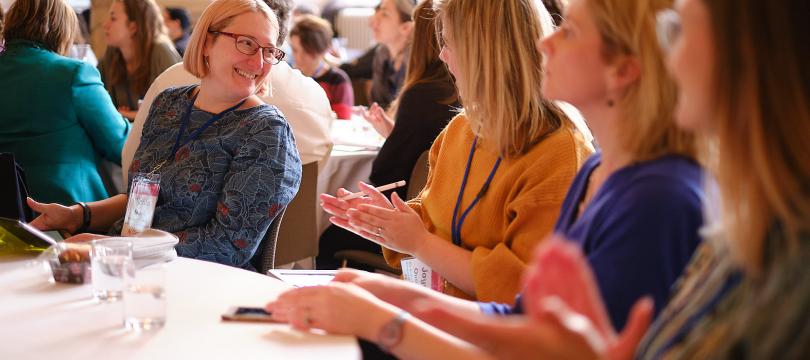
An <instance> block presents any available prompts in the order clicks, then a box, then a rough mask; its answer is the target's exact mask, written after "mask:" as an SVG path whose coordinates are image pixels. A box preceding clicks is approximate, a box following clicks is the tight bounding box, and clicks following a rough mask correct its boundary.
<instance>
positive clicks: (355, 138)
mask: <svg viewBox="0 0 810 360" xmlns="http://www.w3.org/2000/svg"><path fill="white" fill-rule="evenodd" d="M331 135H332V141H333V142H334V143H335V145H347V146H356V147H362V148H365V149H367V150H377V149H379V148H380V147H382V144H383V143H384V142H385V139H384V138H383V137H382V136H380V134H378V133H377V131H376V130H374V128H373V127H372V126H371V124H369V123H368V122H366V121H365V120H363V119H361V118H358V117H355V116H353V117H352V119H351V120H337V121H334V122H332V130H331Z"/></svg>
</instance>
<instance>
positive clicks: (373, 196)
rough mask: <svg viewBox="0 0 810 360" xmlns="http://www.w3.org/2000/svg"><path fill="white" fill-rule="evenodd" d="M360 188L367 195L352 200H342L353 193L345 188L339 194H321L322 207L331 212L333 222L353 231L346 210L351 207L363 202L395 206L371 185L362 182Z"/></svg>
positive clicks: (353, 207) (388, 206)
mask: <svg viewBox="0 0 810 360" xmlns="http://www.w3.org/2000/svg"><path fill="white" fill-rule="evenodd" d="M360 189H361V190H362V191H363V192H365V193H366V195H367V196H364V197H359V198H356V199H351V200H341V198H343V197H345V196H348V195H351V192H349V191H348V190H346V189H344V188H340V189H338V191H337V194H336V195H337V196H332V195H329V194H321V196H320V198H321V207H322V208H323V210H324V211H326V212H327V213H329V214H331V215H332V217H330V218H329V221H331V222H332V223H333V224H335V225H337V226H340V227H342V228H344V229H346V230H349V231H352V229H351V226H350V225H349V217H348V215H346V212H347V211H348V210H349V209H355V208H357V207H358V206H360V205H361V204H371V205H376V206H379V207H387V208H393V207H394V206H393V205H391V203H390V202H389V201H388V199H386V198H385V196H383V195H382V194H381V193H380V192H379V191H377V190H376V189H374V187H372V186H371V185H368V184H366V183H363V182H361V183H360Z"/></svg>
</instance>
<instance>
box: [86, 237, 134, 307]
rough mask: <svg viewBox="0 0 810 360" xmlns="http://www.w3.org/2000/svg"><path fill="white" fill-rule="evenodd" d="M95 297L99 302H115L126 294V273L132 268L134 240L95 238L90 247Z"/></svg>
mask: <svg viewBox="0 0 810 360" xmlns="http://www.w3.org/2000/svg"><path fill="white" fill-rule="evenodd" d="M90 263H91V273H92V275H91V277H92V279H93V280H92V281H93V297H94V298H95V299H96V300H98V301H99V302H114V301H118V300H121V297H122V296H123V295H124V273H125V272H126V271H127V269H129V268H132V267H133V266H134V265H133V263H132V241H128V240H121V239H101V240H93V242H92V245H91V248H90Z"/></svg>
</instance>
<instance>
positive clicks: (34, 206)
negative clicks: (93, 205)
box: [26, 198, 84, 234]
mask: <svg viewBox="0 0 810 360" xmlns="http://www.w3.org/2000/svg"><path fill="white" fill-rule="evenodd" d="M26 201H27V202H28V206H30V207H31V210H34V211H35V212H38V213H39V214H40V215H39V216H37V218H36V219H34V220H33V221H31V226H33V227H35V228H37V229H38V230H42V231H48V230H64V231H67V232H69V233H71V234H72V233H74V232H76V230H77V229H78V228H79V227H80V226H82V222H83V221H84V212H83V211H82V208H81V206H79V205H73V206H70V207H67V206H63V205H59V204H43V203H39V202H36V201H34V199H31V198H28V199H26Z"/></svg>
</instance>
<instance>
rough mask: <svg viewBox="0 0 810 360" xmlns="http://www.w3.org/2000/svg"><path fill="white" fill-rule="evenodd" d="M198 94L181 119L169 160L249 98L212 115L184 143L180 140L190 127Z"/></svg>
mask: <svg viewBox="0 0 810 360" xmlns="http://www.w3.org/2000/svg"><path fill="white" fill-rule="evenodd" d="M197 95H199V93H198V94H195V95H194V97H193V98H192V99H191V102H190V103H189V104H188V108H187V109H186V112H185V113H184V114H183V117H182V118H181V119H180V131H179V132H178V133H177V139H176V140H175V141H174V147H172V153H171V155H169V157H168V159H167V160H171V159H173V158H174V155H175V154H177V150H180V147H182V146H184V145H186V144H188V143H189V142H192V141H194V140H196V139H197V137H198V136H200V134H201V133H202V132H203V131H205V129H207V128H208V127H209V126H211V125H212V124H213V123H215V122H217V121H218V120H219V119H222V117H223V116H225V115H227V114H228V113H230V112H232V111H234V110H236V109H238V108H239V107H240V106H242V104H244V103H245V101H247V99H244V100H242V101H240V102H239V103H238V104H236V105H234V106H231V107H229V108H227V109H225V110H224V111H222V112H221V113H219V114H216V115H214V116H212V117H211V118H210V119H208V121H206V122H205V124H203V125H202V126H200V128H199V129H197V130H196V131H194V132H193V133H191V135H189V137H187V138H186V140H185V141H183V143H182V144H181V143H180V140H181V139H182V138H183V133H185V132H186V127H188V123H189V121H190V119H191V110H192V109H193V108H194V101H196V100H197Z"/></svg>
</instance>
